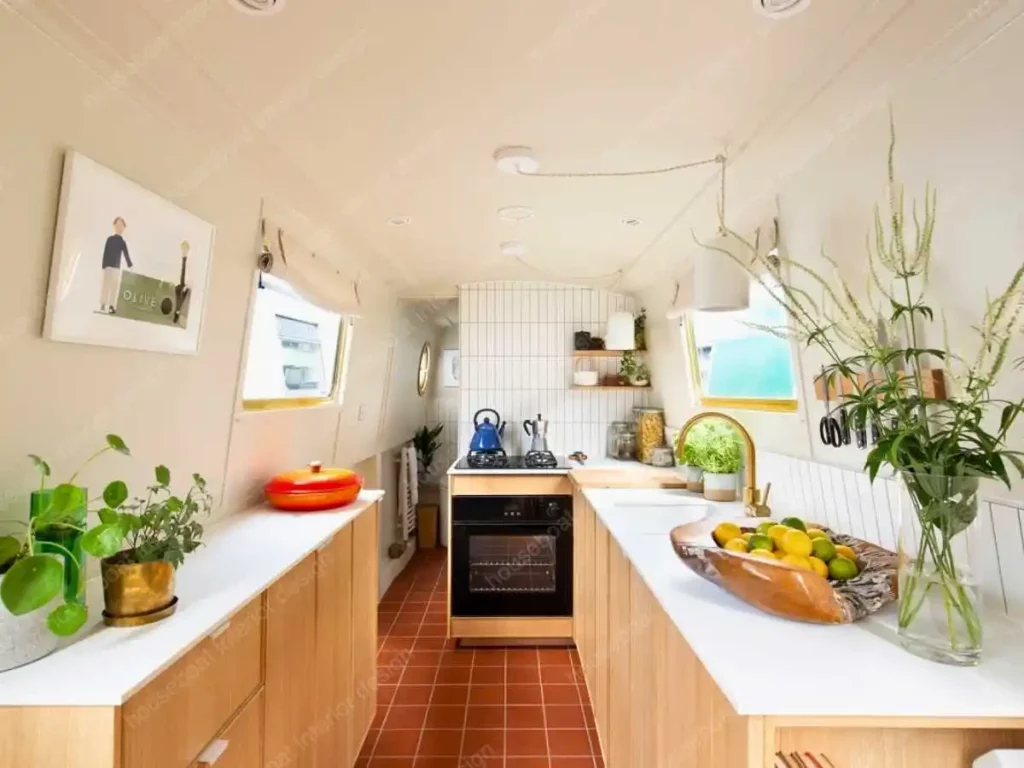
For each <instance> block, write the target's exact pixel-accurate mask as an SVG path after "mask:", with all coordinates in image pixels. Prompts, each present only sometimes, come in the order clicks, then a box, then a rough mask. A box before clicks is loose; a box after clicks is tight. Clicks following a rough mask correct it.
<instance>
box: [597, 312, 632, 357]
mask: <svg viewBox="0 0 1024 768" xmlns="http://www.w3.org/2000/svg"><path fill="white" fill-rule="evenodd" d="M604 348H605V349H612V350H615V351H621V350H629V349H636V334H635V333H634V330H633V314H632V313H631V312H612V314H610V315H609V316H608V329H607V331H606V332H605V335H604Z"/></svg>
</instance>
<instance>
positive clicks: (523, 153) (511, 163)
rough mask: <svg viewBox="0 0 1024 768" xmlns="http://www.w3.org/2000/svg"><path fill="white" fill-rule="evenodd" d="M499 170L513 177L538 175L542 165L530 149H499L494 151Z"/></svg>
mask: <svg viewBox="0 0 1024 768" xmlns="http://www.w3.org/2000/svg"><path fill="white" fill-rule="evenodd" d="M494 162H496V163H497V164H498V170H499V171H501V172H502V173H509V174H512V175H513V176H519V175H523V174H530V173H536V172H537V169H538V168H540V163H539V162H537V158H536V157H534V156H533V150H532V149H530V148H529V147H499V148H498V149H496V150H495V151H494Z"/></svg>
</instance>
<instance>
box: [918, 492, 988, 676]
mask: <svg viewBox="0 0 1024 768" xmlns="http://www.w3.org/2000/svg"><path fill="white" fill-rule="evenodd" d="M902 480H903V484H904V489H905V492H904V494H903V497H902V501H901V504H900V537H899V555H900V556H899V638H900V643H901V644H902V646H903V647H904V648H905V649H906V650H908V651H910V652H911V653H913V654H915V655H917V656H921V657H923V658H926V659H930V660H932V661H937V662H940V663H943V664H956V665H960V666H973V665H975V664H978V663H979V662H980V661H981V653H982V617H981V603H980V597H979V594H978V590H977V585H976V582H975V575H974V571H973V570H972V548H973V545H974V539H976V538H977V523H976V520H977V517H978V480H977V478H972V477H963V476H959V477H951V476H946V475H940V474H928V473H926V472H904V473H903V476H902Z"/></svg>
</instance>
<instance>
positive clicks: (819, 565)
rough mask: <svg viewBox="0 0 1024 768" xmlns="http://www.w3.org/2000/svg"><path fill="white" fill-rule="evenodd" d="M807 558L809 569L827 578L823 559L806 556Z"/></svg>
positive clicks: (826, 568)
mask: <svg viewBox="0 0 1024 768" xmlns="http://www.w3.org/2000/svg"><path fill="white" fill-rule="evenodd" d="M807 560H808V561H809V562H810V563H811V570H812V571H814V572H815V573H816V574H818V575H819V576H821V578H823V579H827V578H828V566H827V565H825V561H824V560H821V559H819V558H817V557H808V558H807Z"/></svg>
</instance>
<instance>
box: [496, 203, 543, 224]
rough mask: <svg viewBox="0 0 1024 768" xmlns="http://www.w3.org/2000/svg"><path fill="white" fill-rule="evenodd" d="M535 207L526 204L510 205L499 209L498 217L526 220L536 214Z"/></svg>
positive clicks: (507, 219)
mask: <svg viewBox="0 0 1024 768" xmlns="http://www.w3.org/2000/svg"><path fill="white" fill-rule="evenodd" d="M535 213H536V212H535V211H534V210H533V208H527V207H526V206H525V205H509V206H506V207H504V208H499V209H498V218H499V219H501V220H502V221H526V220H527V219H532V218H533V217H534V215H535Z"/></svg>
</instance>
